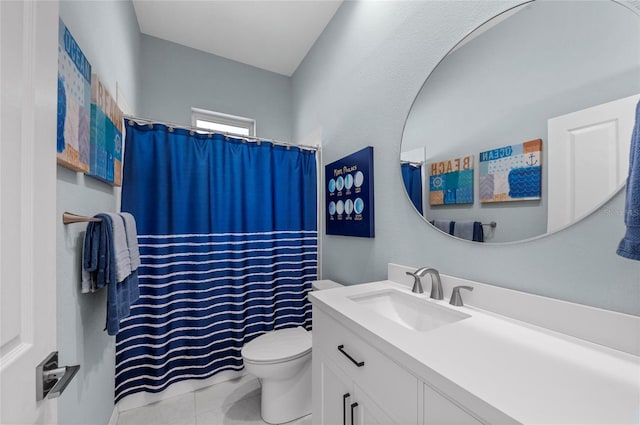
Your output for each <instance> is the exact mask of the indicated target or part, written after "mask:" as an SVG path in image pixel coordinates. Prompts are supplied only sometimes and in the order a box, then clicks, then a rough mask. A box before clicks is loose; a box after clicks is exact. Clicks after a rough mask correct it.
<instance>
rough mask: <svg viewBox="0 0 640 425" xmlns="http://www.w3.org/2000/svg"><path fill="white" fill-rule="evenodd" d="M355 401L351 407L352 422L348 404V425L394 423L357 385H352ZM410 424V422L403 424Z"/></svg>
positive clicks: (385, 424) (388, 424)
mask: <svg viewBox="0 0 640 425" xmlns="http://www.w3.org/2000/svg"><path fill="white" fill-rule="evenodd" d="M354 390H355V391H354V392H355V403H358V405H357V406H355V407H354V408H353V423H352V422H350V421H351V405H349V410H348V415H349V418H348V419H347V424H348V425H392V424H396V423H397V422H394V421H393V420H392V419H391V418H389V416H387V414H386V413H385V412H384V411H383V410H382V408H381V407H380V406H379V405H378V404H377V403H375V402H374V401H373V399H371V398H370V397H369V396H368V395H367V394H365V393H364V392H363V391H362V390H361V389H360V388H359V387H358V386H357V385H354ZM403 425H411V424H403Z"/></svg>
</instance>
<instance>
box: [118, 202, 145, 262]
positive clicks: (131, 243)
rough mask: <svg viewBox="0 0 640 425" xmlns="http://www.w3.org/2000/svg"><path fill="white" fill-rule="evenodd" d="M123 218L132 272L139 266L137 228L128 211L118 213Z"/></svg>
mask: <svg viewBox="0 0 640 425" xmlns="http://www.w3.org/2000/svg"><path fill="white" fill-rule="evenodd" d="M120 215H121V216H122V218H123V220H124V228H125V232H126V233H127V245H128V247H129V259H130V261H131V271H132V272H134V271H136V270H137V269H138V267H140V250H139V248H138V230H137V228H136V219H135V218H133V216H132V215H131V214H130V213H128V212H123V213H120Z"/></svg>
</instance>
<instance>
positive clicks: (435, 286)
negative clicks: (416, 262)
mask: <svg viewBox="0 0 640 425" xmlns="http://www.w3.org/2000/svg"><path fill="white" fill-rule="evenodd" d="M407 274H408V275H409V276H413V279H414V280H413V288H411V292H415V293H417V294H422V293H424V290H423V289H422V282H421V281H420V278H421V277H423V276H425V275H427V274H430V275H431V295H430V297H431V298H433V299H435V300H441V299H444V297H443V296H442V282H441V281H440V273H438V270H436V269H434V268H431V267H420V268H419V269H418V270H416V271H415V272H413V273H412V272H407Z"/></svg>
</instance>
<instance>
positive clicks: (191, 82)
mask: <svg viewBox="0 0 640 425" xmlns="http://www.w3.org/2000/svg"><path fill="white" fill-rule="evenodd" d="M232 36H233V35H232V34H230V37H232ZM140 65H141V68H140V69H141V74H140V75H141V76H142V80H141V84H142V92H143V93H144V95H143V96H142V98H141V104H140V116H142V117H144V118H151V119H154V120H160V121H169V122H174V123H179V124H186V125H191V108H192V107H196V108H202V109H207V110H210V111H216V112H222V113H226V114H231V115H238V116H242V117H246V118H253V119H255V120H256V127H257V128H256V130H257V131H256V133H257V135H258V136H260V137H265V138H270V139H277V140H282V141H291V129H292V124H291V119H292V112H291V80H290V78H289V77H285V76H283V75H280V74H276V73H273V72H269V71H264V70H261V69H259V68H255V67H252V66H249V65H245V64H242V63H239V62H235V61H232V60H229V59H225V58H222V57H220V56H215V55H211V54H209V53H205V52H202V51H200V50H195V49H191V48H189V47H185V46H182V45H179V44H175V43H171V42H169V41H165V40H161V39H159V38H155V37H150V36H147V35H143V36H142V56H141V63H140Z"/></svg>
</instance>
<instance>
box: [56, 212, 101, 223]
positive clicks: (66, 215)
mask: <svg viewBox="0 0 640 425" xmlns="http://www.w3.org/2000/svg"><path fill="white" fill-rule="evenodd" d="M90 221H102V220H101V219H99V218H95V217H87V216H85V215H78V214H73V213H70V212H63V213H62V223H63V224H72V223H88V222H90Z"/></svg>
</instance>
